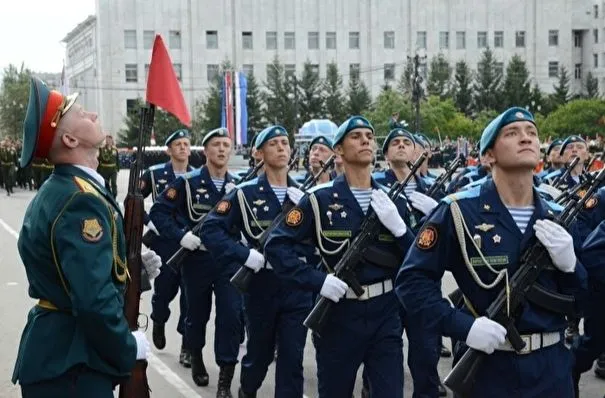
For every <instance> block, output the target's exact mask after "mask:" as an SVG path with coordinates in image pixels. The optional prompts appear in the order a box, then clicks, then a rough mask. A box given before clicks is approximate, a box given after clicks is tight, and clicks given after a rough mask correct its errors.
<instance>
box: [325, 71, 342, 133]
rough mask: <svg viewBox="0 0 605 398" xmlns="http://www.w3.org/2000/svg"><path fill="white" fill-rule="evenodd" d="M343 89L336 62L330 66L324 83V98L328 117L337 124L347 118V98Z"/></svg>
mask: <svg viewBox="0 0 605 398" xmlns="http://www.w3.org/2000/svg"><path fill="white" fill-rule="evenodd" d="M342 90H343V88H342V76H341V75H340V73H339V72H338V65H336V63H335V62H331V63H329V64H328V68H327V71H326V79H325V80H324V82H323V97H324V104H325V111H326V117H327V118H328V119H330V120H331V121H333V122H334V123H336V124H340V123H342V122H343V121H344V120H345V118H346V111H345V96H344V94H343V91H342Z"/></svg>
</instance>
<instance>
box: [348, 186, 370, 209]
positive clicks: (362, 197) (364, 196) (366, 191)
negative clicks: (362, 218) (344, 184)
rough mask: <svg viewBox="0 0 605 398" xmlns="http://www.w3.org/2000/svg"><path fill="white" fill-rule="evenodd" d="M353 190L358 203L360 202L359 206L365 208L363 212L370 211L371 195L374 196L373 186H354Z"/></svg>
mask: <svg viewBox="0 0 605 398" xmlns="http://www.w3.org/2000/svg"><path fill="white" fill-rule="evenodd" d="M351 192H352V193H353V196H355V199H357V203H359V207H361V210H363V214H366V213H367V212H368V208H369V207H370V197H371V196H372V188H353V187H351Z"/></svg>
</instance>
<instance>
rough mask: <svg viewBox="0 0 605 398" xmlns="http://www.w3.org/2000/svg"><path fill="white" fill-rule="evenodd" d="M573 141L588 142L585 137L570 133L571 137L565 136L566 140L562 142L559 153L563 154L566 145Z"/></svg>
mask: <svg viewBox="0 0 605 398" xmlns="http://www.w3.org/2000/svg"><path fill="white" fill-rule="evenodd" d="M573 142H583V143H585V144H586V141H584V138H582V137H580V136H579V135H570V136H569V137H567V138H565V141H563V143H562V144H561V151H559V154H561V155H563V152H565V147H566V146H567V145H568V144H571V143H573Z"/></svg>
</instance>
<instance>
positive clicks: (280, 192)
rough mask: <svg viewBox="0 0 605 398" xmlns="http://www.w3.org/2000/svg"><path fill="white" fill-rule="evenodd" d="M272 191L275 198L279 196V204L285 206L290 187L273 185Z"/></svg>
mask: <svg viewBox="0 0 605 398" xmlns="http://www.w3.org/2000/svg"><path fill="white" fill-rule="evenodd" d="M271 189H272V190H273V192H274V193H275V196H277V200H279V204H280V205H283V204H284V200H285V199H286V191H287V190H288V187H278V186H276V185H271Z"/></svg>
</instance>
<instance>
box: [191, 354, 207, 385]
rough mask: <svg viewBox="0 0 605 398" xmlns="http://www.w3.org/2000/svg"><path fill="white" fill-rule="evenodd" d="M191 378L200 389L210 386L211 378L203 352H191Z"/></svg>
mask: <svg viewBox="0 0 605 398" xmlns="http://www.w3.org/2000/svg"><path fill="white" fill-rule="evenodd" d="M191 377H192V378H193V382H194V383H195V384H196V385H198V386H200V387H206V386H207V385H208V381H209V377H208V372H207V371H206V365H204V357H203V356H202V350H191Z"/></svg>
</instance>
